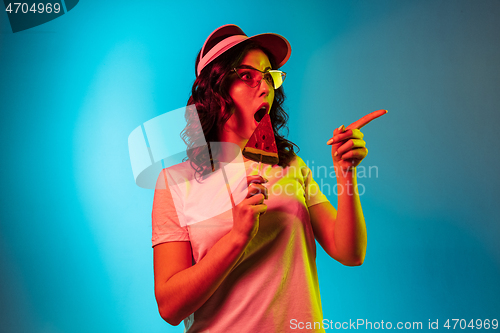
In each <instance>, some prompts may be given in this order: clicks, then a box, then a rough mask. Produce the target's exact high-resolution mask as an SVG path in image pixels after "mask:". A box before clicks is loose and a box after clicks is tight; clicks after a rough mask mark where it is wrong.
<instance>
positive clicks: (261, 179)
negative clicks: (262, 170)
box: [247, 175, 268, 185]
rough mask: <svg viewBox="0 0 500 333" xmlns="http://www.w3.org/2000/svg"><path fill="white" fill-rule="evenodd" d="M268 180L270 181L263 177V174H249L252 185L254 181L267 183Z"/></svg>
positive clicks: (249, 181) (249, 182)
mask: <svg viewBox="0 0 500 333" xmlns="http://www.w3.org/2000/svg"><path fill="white" fill-rule="evenodd" d="M267 182H268V180H267V179H266V178H264V177H262V176H261V175H253V176H247V183H248V185H250V184H252V183H256V184H259V183H267Z"/></svg>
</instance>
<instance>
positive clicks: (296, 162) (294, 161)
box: [290, 154, 307, 168]
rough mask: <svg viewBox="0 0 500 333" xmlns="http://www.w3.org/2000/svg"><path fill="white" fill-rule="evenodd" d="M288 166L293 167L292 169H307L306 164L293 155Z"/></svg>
mask: <svg viewBox="0 0 500 333" xmlns="http://www.w3.org/2000/svg"><path fill="white" fill-rule="evenodd" d="M290 166H294V167H299V168H302V167H305V168H307V164H306V163H305V162H304V160H303V159H302V158H301V157H300V156H299V155H297V154H295V155H294V156H293V158H292V159H291V161H290Z"/></svg>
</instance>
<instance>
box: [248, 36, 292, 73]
mask: <svg viewBox="0 0 500 333" xmlns="http://www.w3.org/2000/svg"><path fill="white" fill-rule="evenodd" d="M248 40H252V41H254V42H256V43H257V44H259V45H261V46H262V47H263V48H265V49H266V50H268V51H269V52H270V53H271V54H272V55H273V56H274V59H275V60H276V64H277V66H278V67H281V66H283V65H284V64H285V63H286V62H287V61H288V59H289V58H290V54H291V53H292V48H291V46H290V43H289V42H288V40H286V38H285V37H283V36H281V35H278V34H273V33H265V34H259V35H255V36H252V37H249V38H248Z"/></svg>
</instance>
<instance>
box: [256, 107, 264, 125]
mask: <svg viewBox="0 0 500 333" xmlns="http://www.w3.org/2000/svg"><path fill="white" fill-rule="evenodd" d="M266 113H267V110H266V107H264V106H263V107H261V108H260V109H259V111H257V112H255V114H254V115H253V117H254V118H255V120H256V121H257V122H258V123H260V121H261V120H262V118H264V116H265V115H266Z"/></svg>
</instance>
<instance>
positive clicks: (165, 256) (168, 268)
mask: <svg viewBox="0 0 500 333" xmlns="http://www.w3.org/2000/svg"><path fill="white" fill-rule="evenodd" d="M247 180H248V182H249V183H251V186H249V190H248V194H247V198H246V199H244V200H243V201H242V202H241V203H239V204H238V205H236V207H234V208H233V221H234V223H233V228H232V229H231V231H230V232H229V233H227V234H226V235H225V236H223V237H222V238H221V239H220V240H219V241H218V242H217V243H215V245H214V246H213V247H212V248H211V249H210V250H209V251H208V252H207V254H206V255H205V256H204V257H203V259H201V260H200V261H199V262H198V263H197V264H196V265H194V266H192V249H191V244H190V243H189V242H188V241H181V242H168V243H161V244H158V245H156V246H155V247H154V250H153V252H154V275H155V296H156V301H157V303H158V310H159V312H160V315H161V317H162V318H163V319H164V320H165V321H167V322H168V323H169V324H171V325H178V324H179V323H180V322H181V321H182V320H183V319H184V318H186V317H187V316H189V315H190V314H191V313H193V312H195V311H196V310H198V309H199V308H200V307H201V306H202V305H203V304H204V303H205V302H206V301H207V300H208V299H209V298H210V296H212V295H213V293H214V292H215V291H216V290H217V288H218V287H219V286H220V284H221V283H222V281H224V279H225V278H226V277H227V275H228V274H229V273H230V272H231V270H232V269H233V268H234V266H235V265H236V264H237V262H238V260H239V259H240V258H241V257H242V255H243V253H244V251H245V248H246V246H247V245H248V244H249V243H250V241H251V239H252V238H253V237H254V236H255V234H256V233H257V231H258V227H259V217H260V214H264V213H265V212H266V210H267V206H266V205H265V204H263V203H264V199H265V198H267V190H266V188H265V187H264V186H263V185H261V184H260V183H263V182H266V181H265V180H264V179H263V178H262V177H261V176H249V177H247ZM261 193H262V194H261Z"/></svg>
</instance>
